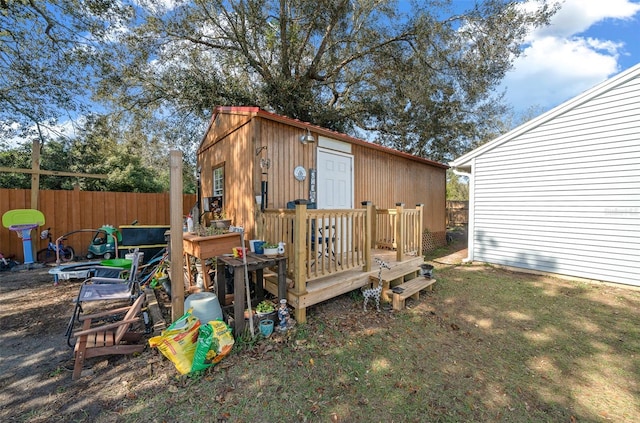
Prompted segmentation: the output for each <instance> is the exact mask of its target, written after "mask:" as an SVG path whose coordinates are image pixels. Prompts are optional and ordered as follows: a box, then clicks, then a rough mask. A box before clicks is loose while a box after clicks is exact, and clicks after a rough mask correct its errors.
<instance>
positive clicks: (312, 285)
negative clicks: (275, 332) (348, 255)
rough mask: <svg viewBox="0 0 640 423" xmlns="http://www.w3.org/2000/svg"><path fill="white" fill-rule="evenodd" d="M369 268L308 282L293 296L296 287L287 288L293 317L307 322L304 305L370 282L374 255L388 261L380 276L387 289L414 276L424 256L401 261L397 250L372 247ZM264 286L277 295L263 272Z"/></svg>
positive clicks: (273, 282)
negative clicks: (293, 313)
mask: <svg viewBox="0 0 640 423" xmlns="http://www.w3.org/2000/svg"><path fill="white" fill-rule="evenodd" d="M371 256H372V263H371V271H369V272H363V271H362V270H359V269H351V270H348V271H344V272H340V273H336V274H334V275H330V276H326V277H323V278H320V279H314V280H311V281H308V282H307V286H306V292H304V293H302V294H301V295H296V293H295V290H294V289H292V288H289V289H288V290H287V303H288V304H289V305H290V306H291V307H293V308H294V309H295V317H296V320H298V321H299V322H304V321H306V311H305V310H306V308H307V307H310V306H312V305H314V304H318V303H321V302H323V301H326V300H330V299H331V298H335V297H337V296H340V295H342V294H345V293H347V292H350V291H353V290H354V289H358V288H361V287H363V286H369V285H371V284H372V280H373V279H375V280H376V281H377V278H378V271H379V268H378V265H377V264H376V263H375V261H373V258H376V257H377V258H379V259H381V260H383V261H385V262H387V263H388V264H389V266H390V267H391V270H386V269H385V270H383V271H382V276H383V280H384V281H385V286H384V288H386V289H388V288H390V287H393V286H395V285H398V284H401V283H403V282H405V281H406V280H409V279H413V278H414V277H415V276H416V275H417V272H418V270H419V266H420V264H422V263H424V259H423V258H422V257H419V256H409V257H405V260H404V261H402V262H397V261H396V252H395V251H390V250H372V254H371ZM265 289H266V290H267V291H269V292H270V293H271V294H273V295H275V296H277V295H278V286H277V278H276V277H275V274H274V275H265ZM382 299H383V300H384V301H389V300H390V299H389V296H388V295H387V294H386V293H385V294H384V295H383V298H382Z"/></svg>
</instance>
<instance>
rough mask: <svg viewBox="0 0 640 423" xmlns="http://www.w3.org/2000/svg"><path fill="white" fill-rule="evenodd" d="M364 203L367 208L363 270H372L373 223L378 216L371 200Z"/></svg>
mask: <svg viewBox="0 0 640 423" xmlns="http://www.w3.org/2000/svg"><path fill="white" fill-rule="evenodd" d="M362 205H363V206H364V208H365V209H366V215H365V218H364V225H365V229H364V265H363V266H362V271H363V272H369V271H371V246H372V245H373V226H374V225H373V223H374V219H375V218H376V212H375V210H374V208H373V204H372V203H371V201H363V202H362Z"/></svg>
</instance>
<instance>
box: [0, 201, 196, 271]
mask: <svg viewBox="0 0 640 423" xmlns="http://www.w3.org/2000/svg"><path fill="white" fill-rule="evenodd" d="M30 203H31V190H28V189H0V216H2V215H3V214H4V213H5V212H7V211H9V210H14V209H28V208H30ZM195 203H196V195H195V194H185V195H184V196H183V203H182V210H183V215H186V214H187V213H189V210H190V209H191V208H192V207H193V206H194V204H195ZM39 204H40V207H39V210H40V211H41V212H42V213H43V214H44V216H45V220H46V222H45V225H44V227H41V228H38V229H34V231H33V232H32V234H31V236H32V240H33V243H34V244H36V249H40V248H44V247H46V241H43V240H40V237H39V232H40V231H42V230H44V229H47V228H49V227H50V228H51V232H52V234H53V237H54V239H55V238H57V237H58V236H61V235H63V234H65V233H68V232H71V231H75V230H78V229H98V228H99V227H101V226H102V225H113V226H115V227H118V226H122V225H130V224H132V223H133V222H134V221H137V222H138V224H139V225H169V223H170V221H169V219H170V218H169V193H168V192H167V193H133V192H102V191H80V190H73V191H62V190H60V191H54V190H44V191H40V197H39ZM92 237H93V234H92V233H91V232H80V233H77V234H72V235H70V237H69V239H68V240H67V241H65V244H66V245H70V246H72V247H73V248H74V250H75V251H76V254H79V255H85V254H86V253H87V248H88V246H89V243H90V242H91V239H92ZM0 252H2V253H3V254H4V255H5V256H12V255H13V256H15V258H16V260H18V261H20V262H21V261H23V251H22V241H21V240H20V239H19V238H18V236H17V235H16V233H15V232H14V231H10V230H9V229H7V228H5V227H4V226H1V227H0Z"/></svg>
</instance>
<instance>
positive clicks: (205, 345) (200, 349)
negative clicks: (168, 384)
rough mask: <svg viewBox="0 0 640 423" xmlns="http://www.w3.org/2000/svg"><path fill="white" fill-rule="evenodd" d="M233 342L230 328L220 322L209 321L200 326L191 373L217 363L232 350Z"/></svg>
mask: <svg viewBox="0 0 640 423" xmlns="http://www.w3.org/2000/svg"><path fill="white" fill-rule="evenodd" d="M234 343H235V340H234V339H233V335H232V333H231V328H230V327H229V326H227V324H226V323H225V322H223V321H221V320H211V321H210V322H209V323H207V324H206V325H202V326H200V334H199V336H198V346H197V347H196V352H195V354H194V356H193V363H192V365H191V371H192V372H194V371H198V370H204V369H206V368H208V367H211V366H213V365H214V364H217V363H219V362H220V361H221V360H222V359H223V358H224V357H226V356H227V355H228V354H229V353H230V352H231V349H232V348H233V344H234Z"/></svg>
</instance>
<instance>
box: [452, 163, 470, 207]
mask: <svg viewBox="0 0 640 423" xmlns="http://www.w3.org/2000/svg"><path fill="white" fill-rule="evenodd" d="M447 200H452V201H469V178H467V177H465V176H458V175H456V174H455V173H453V170H451V169H447Z"/></svg>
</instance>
